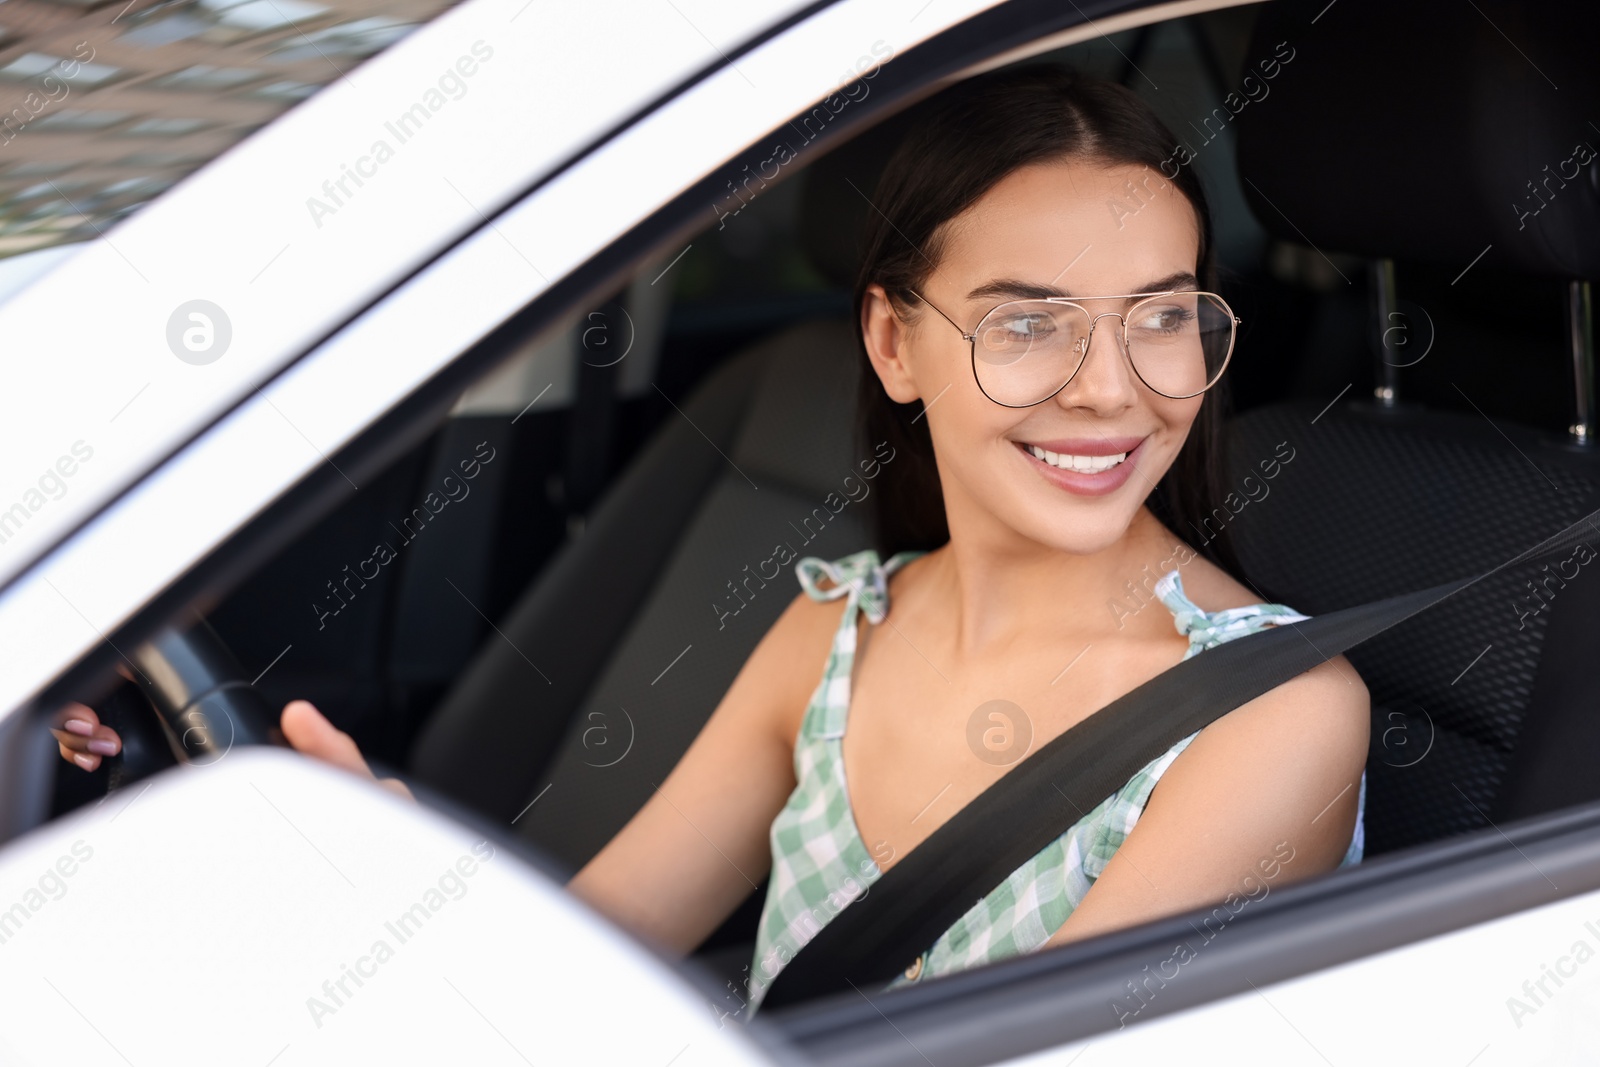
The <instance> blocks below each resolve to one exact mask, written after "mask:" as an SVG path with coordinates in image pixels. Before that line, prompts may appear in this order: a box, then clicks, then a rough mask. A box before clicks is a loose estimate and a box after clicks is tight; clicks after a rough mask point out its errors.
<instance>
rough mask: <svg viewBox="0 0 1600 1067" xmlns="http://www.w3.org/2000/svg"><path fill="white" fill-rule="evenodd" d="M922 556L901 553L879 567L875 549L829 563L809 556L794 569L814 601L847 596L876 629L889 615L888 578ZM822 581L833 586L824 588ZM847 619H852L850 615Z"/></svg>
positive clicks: (918, 553)
mask: <svg viewBox="0 0 1600 1067" xmlns="http://www.w3.org/2000/svg"><path fill="white" fill-rule="evenodd" d="M920 555H922V553H921V552H899V553H896V554H895V555H894V556H893V557H891V558H890V560H889V562H887V563H883V564H880V563H879V562H878V553H877V552H875V551H874V550H872V549H870V548H869V549H866V550H864V551H862V552H857V553H855V554H854V555H851V556H845V557H844V558H843V559H840V560H835V561H834V562H832V563H830V562H828V561H827V560H825V559H821V558H819V557H817V556H806V557H805V558H804V559H802V560H800V561H799V562H797V563H796V564H795V565H794V573H795V576H796V577H797V578H799V579H800V587H801V588H802V589H804V590H805V591H806V595H807V596H809V597H810V598H811V599H812V600H838V599H839V598H840V597H843V596H847V597H849V599H850V601H851V602H852V603H853V604H854V605H855V606H856V607H859V608H860V609H861V611H862V612H863V613H864V614H865V615H866V616H867V621H868V622H870V623H872V624H873V625H874V626H876V625H878V624H879V623H881V622H882V621H883V620H884V619H885V618H886V617H887V616H888V614H889V575H891V574H893V573H894V572H895V571H896V570H898V569H899V568H900V567H901V565H903V564H905V563H909V562H910V561H911V560H913V559H915V558H917V557H918V556H920ZM823 579H827V580H828V581H829V582H831V583H832V584H831V585H829V586H827V587H826V588H824V587H823V585H822V582H823ZM845 617H846V618H847V619H848V618H850V617H851V613H850V612H849V611H846V612H845Z"/></svg>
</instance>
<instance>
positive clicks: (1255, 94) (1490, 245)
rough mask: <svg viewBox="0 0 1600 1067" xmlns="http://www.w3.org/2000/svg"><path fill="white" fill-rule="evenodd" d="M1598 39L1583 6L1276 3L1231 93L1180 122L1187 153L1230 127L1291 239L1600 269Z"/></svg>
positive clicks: (1555, 270)
mask: <svg viewBox="0 0 1600 1067" xmlns="http://www.w3.org/2000/svg"><path fill="white" fill-rule="evenodd" d="M1597 42H1600V4H1594V3H1591V2H1582V3H1527V2H1526V0H1473V2H1471V3H1468V2H1464V0H1405V2H1402V3H1395V2H1394V0H1335V2H1333V3H1329V2H1328V0H1278V2H1276V3H1273V4H1269V5H1266V6H1264V7H1263V9H1262V11H1261V15H1260V18H1259V21H1258V22H1257V24H1256V28H1255V32H1254V34H1253V37H1252V40H1251V45H1250V51H1249V58H1248V60H1247V63H1246V67H1245V71H1246V73H1245V75H1244V76H1243V79H1242V84H1241V85H1240V86H1239V87H1238V89H1237V91H1236V92H1235V93H1233V94H1232V95H1230V96H1229V97H1228V98H1227V99H1226V100H1225V101H1224V107H1222V108H1218V109H1217V111H1216V112H1214V113H1213V115H1211V116H1207V117H1206V119H1205V120H1204V121H1202V122H1200V123H1199V124H1198V125H1195V124H1191V129H1185V130H1179V131H1177V132H1178V135H1179V137H1180V138H1181V139H1182V140H1183V141H1184V142H1185V146H1186V147H1187V148H1188V149H1189V151H1190V152H1191V153H1192V154H1196V155H1198V154H1200V153H1203V152H1205V151H1207V149H1206V147H1205V145H1206V144H1207V143H1208V141H1207V138H1211V139H1214V137H1215V136H1216V135H1217V133H1219V132H1220V130H1221V128H1223V127H1225V126H1229V125H1231V126H1233V128H1234V129H1235V130H1236V131H1237V136H1238V152H1239V172H1240V176H1241V178H1242V185H1243V187H1244V192H1245V196H1246V197H1247V198H1248V199H1249V201H1250V205H1251V208H1252V210H1254V212H1255V214H1256V216H1257V218H1259V219H1260V220H1261V222H1262V224H1263V225H1265V226H1266V227H1267V229H1268V230H1270V231H1271V232H1273V233H1274V234H1276V235H1278V236H1280V237H1282V238H1284V239H1286V240H1290V241H1296V242H1298V243H1302V244H1306V243H1309V244H1312V245H1315V246H1317V247H1319V248H1322V249H1325V250H1329V251H1333V250H1337V251H1341V252H1354V253H1358V254H1361V255H1365V256H1373V257H1379V256H1388V257H1393V258H1397V259H1403V260H1410V261H1416V262H1428V263H1438V264H1442V265H1446V266H1450V265H1455V266H1459V267H1463V268H1464V267H1466V266H1468V264H1469V263H1471V262H1472V261H1473V260H1474V259H1475V258H1476V257H1478V256H1479V255H1480V254H1481V253H1484V250H1485V249H1486V248H1487V249H1489V251H1488V252H1487V254H1484V256H1483V259H1482V262H1483V263H1484V264H1485V265H1489V266H1496V267H1501V268H1506V269H1510V270H1515V271H1521V272H1524V273H1529V274H1537V275H1547V276H1550V275H1553V276H1557V277H1562V278H1587V279H1592V278H1600V153H1597V149H1600V125H1597V124H1600V58H1597V56H1596V51H1595V50H1596V44H1597ZM1196 131H1198V133H1197V132H1196ZM1212 151H1215V149H1212ZM1183 158H1184V157H1183V155H1182V154H1181V151H1180V154H1179V155H1178V156H1177V157H1176V161H1175V163H1174V165H1178V164H1179V163H1181V162H1183Z"/></svg>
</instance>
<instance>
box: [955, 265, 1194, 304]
mask: <svg viewBox="0 0 1600 1067" xmlns="http://www.w3.org/2000/svg"><path fill="white" fill-rule="evenodd" d="M1199 287H1200V279H1198V278H1196V277H1195V276H1194V275H1193V274H1191V273H1190V272H1189V271H1179V272H1177V273H1176V274H1169V275H1167V276H1166V277H1165V278H1157V279H1156V280H1155V281H1151V282H1145V283H1144V284H1143V285H1141V286H1139V288H1137V289H1135V290H1134V292H1138V293H1165V292H1175V291H1179V290H1183V289H1198V288H1199ZM1071 296H1072V293H1070V292H1068V291H1067V290H1065V289H1062V288H1060V287H1058V286H1055V285H1040V284H1039V283H1038V282H1025V281H1021V280H1019V279H1016V278H996V279H995V280H994V281H991V282H985V283H984V284H983V285H980V286H978V287H977V288H976V289H974V290H972V292H970V293H968V294H967V299H968V300H977V299H979V298H980V297H1007V298H1010V299H1013V300H1043V299H1047V298H1049V297H1071Z"/></svg>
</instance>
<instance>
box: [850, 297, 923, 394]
mask: <svg viewBox="0 0 1600 1067" xmlns="http://www.w3.org/2000/svg"><path fill="white" fill-rule="evenodd" d="M861 339H862V342H863V343H864V344H865V346H866V349H867V358H868V359H869V360H871V361H872V369H873V370H874V371H876V372H877V374H878V380H879V381H880V382H882V383H883V391H884V392H886V393H888V394H889V399H890V400H893V401H894V402H895V403H897V404H909V403H911V402H912V401H913V400H916V399H917V398H918V397H920V396H921V395H922V394H921V392H920V391H919V390H918V389H917V383H916V382H915V381H914V380H913V378H912V375H911V367H910V366H909V365H908V363H907V362H906V340H907V338H906V324H905V323H903V322H901V321H900V316H899V315H896V314H895V310H894V305H893V304H891V303H890V302H889V294H888V293H887V292H885V291H884V288H883V286H881V285H879V284H877V283H876V282H874V283H873V284H871V285H869V286H867V292H866V296H865V298H864V299H863V300H862V302H861Z"/></svg>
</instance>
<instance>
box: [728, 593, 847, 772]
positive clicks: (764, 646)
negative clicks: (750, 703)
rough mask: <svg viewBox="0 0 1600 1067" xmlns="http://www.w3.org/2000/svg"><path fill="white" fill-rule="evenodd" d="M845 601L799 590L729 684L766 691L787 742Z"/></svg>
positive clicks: (824, 662)
mask: <svg viewBox="0 0 1600 1067" xmlns="http://www.w3.org/2000/svg"><path fill="white" fill-rule="evenodd" d="M844 609H845V601H844V599H843V598H840V599H839V600H828V601H818V600H813V599H811V597H809V596H807V595H806V594H805V593H803V592H802V593H798V594H796V595H795V598H794V599H793V600H791V601H790V602H789V606H788V607H786V608H784V610H783V614H782V615H779V616H778V621H777V622H775V623H773V624H772V628H771V629H769V630H768V631H767V633H766V635H765V636H764V637H762V639H761V642H760V644H758V645H757V646H756V649H755V651H754V652H752V653H751V654H750V658H749V659H748V660H746V661H745V665H744V668H743V669H742V670H740V672H739V677H738V678H737V679H735V681H734V685H736V686H741V685H748V686H752V687H759V688H760V689H761V690H762V691H763V692H764V693H766V694H769V701H768V706H769V707H771V708H772V711H773V714H774V716H775V721H774V727H775V728H776V729H777V730H778V731H779V732H780V733H782V735H783V737H784V738H785V740H786V741H789V742H792V741H793V739H794V737H795V735H796V734H797V733H798V732H799V729H800V719H801V718H802V717H803V716H804V714H805V709H806V705H807V704H808V703H810V700H811V694H812V692H813V691H814V690H815V689H816V687H817V683H818V682H819V681H820V680H821V678H822V672H823V670H824V668H826V667H827V664H828V654H829V652H830V651H832V648H833V639H834V635H835V634H836V633H837V632H838V630H839V622H840V620H841V619H842V618H843V616H844Z"/></svg>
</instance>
